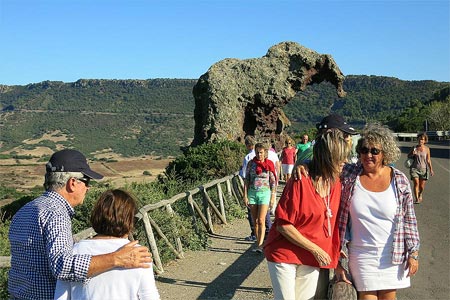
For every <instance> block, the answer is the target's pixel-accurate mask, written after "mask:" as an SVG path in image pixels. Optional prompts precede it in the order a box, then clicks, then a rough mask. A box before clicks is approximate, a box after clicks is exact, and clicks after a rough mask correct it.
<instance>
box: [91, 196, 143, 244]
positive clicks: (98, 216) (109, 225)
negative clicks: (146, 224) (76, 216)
mask: <svg viewBox="0 0 450 300" xmlns="http://www.w3.org/2000/svg"><path fill="white" fill-rule="evenodd" d="M135 214H136V200H135V199H134V197H133V196H132V195H131V194H130V193H128V192H126V191H124V190H119V189H116V190H107V191H105V192H103V193H102V194H101V195H100V198H99V199H98V200H97V203H96V204H95V206H94V208H93V209H92V213H91V225H92V228H94V230H95V232H97V234H102V235H109V236H115V237H123V236H124V235H126V234H129V233H130V232H131V231H132V230H133V228H134V215H135Z"/></svg>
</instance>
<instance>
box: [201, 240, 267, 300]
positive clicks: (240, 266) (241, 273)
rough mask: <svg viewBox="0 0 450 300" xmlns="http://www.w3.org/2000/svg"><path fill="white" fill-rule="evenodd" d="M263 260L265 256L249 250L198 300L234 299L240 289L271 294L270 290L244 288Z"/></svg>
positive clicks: (206, 289)
mask: <svg viewBox="0 0 450 300" xmlns="http://www.w3.org/2000/svg"><path fill="white" fill-rule="evenodd" d="M213 251H214V250H213ZM217 251H222V250H217ZM263 260H264V254H262V253H254V252H252V251H251V248H249V249H248V250H247V251H245V252H244V253H243V254H242V255H241V256H240V257H239V258H238V259H237V260H236V261H235V262H234V263H233V264H232V265H230V266H229V267H228V268H227V269H226V270H224V271H223V272H222V274H220V275H219V276H218V277H217V278H216V279H215V280H213V281H212V282H211V283H209V284H208V286H207V287H206V288H205V289H204V290H203V292H202V294H201V295H200V297H199V298H198V299H232V298H233V296H234V294H235V292H236V291H237V290H238V289H239V290H251V291H253V292H261V293H269V292H270V288H255V287H245V286H243V282H244V281H245V279H246V278H247V277H248V276H250V274H252V272H253V271H254V270H255V269H256V267H257V266H258V265H259V264H260V263H261V262H262V261H263Z"/></svg>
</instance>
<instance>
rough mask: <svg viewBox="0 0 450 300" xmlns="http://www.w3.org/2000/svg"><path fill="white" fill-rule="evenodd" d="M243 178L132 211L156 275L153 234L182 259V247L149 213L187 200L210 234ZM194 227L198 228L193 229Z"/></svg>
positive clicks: (3, 259)
mask: <svg viewBox="0 0 450 300" xmlns="http://www.w3.org/2000/svg"><path fill="white" fill-rule="evenodd" d="M222 184H225V187H226V194H225V193H224V192H223V189H222ZM243 185H244V183H243V180H242V178H241V177H240V176H239V172H236V173H234V174H232V175H229V176H226V177H224V178H221V179H217V180H214V181H211V182H208V183H206V184H204V185H202V186H200V187H197V188H195V189H193V190H190V191H187V192H184V193H180V194H178V195H175V196H173V197H172V198H170V199H165V200H162V201H160V202H158V203H153V204H148V205H146V206H144V207H142V208H141V209H139V212H138V213H137V214H136V217H137V218H138V220H137V222H143V225H144V228H145V235H146V237H147V240H148V243H149V245H150V249H151V252H152V255H153V265H154V269H155V272H156V273H158V274H160V273H163V272H164V268H163V264H162V261H161V258H160V255H159V249H158V246H157V242H156V238H155V233H154V231H155V232H156V234H157V235H158V236H159V237H160V238H161V239H162V241H164V243H165V245H166V246H167V247H168V249H169V250H170V251H171V252H173V253H174V254H175V256H176V257H177V258H183V257H184V253H183V247H182V244H181V238H180V236H179V233H178V230H177V228H173V232H175V233H176V234H178V236H176V238H175V245H174V244H173V243H171V242H170V241H169V239H168V238H167V236H166V235H165V234H164V232H163V231H162V230H161V228H160V226H159V225H158V224H157V223H156V222H155V221H154V220H153V219H152V218H151V216H150V215H149V212H151V211H153V210H156V209H164V210H165V212H166V213H167V214H168V217H169V218H171V217H173V216H174V215H175V214H176V212H175V211H174V210H173V209H172V204H173V203H175V202H177V201H187V203H188V207H189V209H190V213H191V216H192V224H194V226H196V224H197V218H199V219H200V220H201V222H202V224H203V225H204V226H205V228H206V230H207V231H208V232H209V233H214V219H213V217H212V216H213V215H215V216H216V217H217V221H218V222H219V223H222V224H227V217H226V206H225V201H229V200H230V199H234V200H235V201H236V202H237V204H239V205H242V201H241V200H240V199H242V195H243ZM214 188H215V189H216V191H217V193H215V194H216V195H217V199H212V198H211V196H210V194H209V193H208V192H209V191H210V190H211V189H214ZM197 194H200V195H201V197H200V198H201V200H202V203H201V204H199V203H197V201H198V200H196V199H194V196H195V195H197ZM195 229H196V230H198V228H195ZM95 234H96V233H95V231H94V229H93V228H92V227H91V228H88V229H85V230H83V231H81V232H79V233H77V234H75V235H74V236H73V238H74V241H75V242H78V241H80V240H82V239H86V238H91V237H93V236H94V235H95ZM10 267H11V257H10V256H0V268H10Z"/></svg>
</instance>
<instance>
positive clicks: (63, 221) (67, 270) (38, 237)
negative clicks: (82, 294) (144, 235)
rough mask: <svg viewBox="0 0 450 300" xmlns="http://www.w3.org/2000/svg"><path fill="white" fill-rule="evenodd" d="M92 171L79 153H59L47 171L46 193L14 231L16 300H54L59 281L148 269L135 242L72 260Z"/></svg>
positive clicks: (15, 222) (19, 217)
mask: <svg viewBox="0 0 450 300" xmlns="http://www.w3.org/2000/svg"><path fill="white" fill-rule="evenodd" d="M102 178H103V176H102V175H101V174H99V173H97V172H95V171H93V170H92V169H91V168H90V167H89V165H88V163H87V161H86V157H85V156H84V155H83V154H82V153H80V152H79V151H76V150H70V149H66V150H61V151H58V152H55V153H54V154H53V155H52V156H51V158H50V160H49V162H48V163H47V165H46V174H45V182H44V187H45V190H46V191H45V192H44V193H43V194H42V195H41V196H40V197H38V198H36V199H34V200H33V201H31V202H29V203H27V204H26V205H25V206H23V207H22V208H21V209H20V210H19V211H18V212H17V213H16V214H15V215H14V217H13V219H12V221H11V226H10V229H9V241H10V243H11V269H10V272H9V278H8V291H9V293H10V296H11V297H12V299H53V297H54V293H55V286H56V280H57V279H60V280H66V281H81V282H85V281H86V280H87V279H88V278H90V277H93V276H95V275H97V274H100V273H103V272H105V271H107V270H110V269H112V268H114V267H123V268H148V267H149V266H150V265H149V264H148V263H149V262H151V255H150V253H149V251H148V249H147V248H146V247H143V246H136V244H137V241H134V242H130V243H129V244H127V245H125V246H124V247H122V248H120V249H119V250H117V251H116V252H113V253H109V254H104V255H96V256H92V255H73V254H72V246H73V243H74V241H73V238H72V223H71V218H72V217H73V215H74V207H75V206H77V205H81V204H82V203H83V201H84V198H85V196H86V193H87V191H88V190H89V183H90V180H91V179H102Z"/></svg>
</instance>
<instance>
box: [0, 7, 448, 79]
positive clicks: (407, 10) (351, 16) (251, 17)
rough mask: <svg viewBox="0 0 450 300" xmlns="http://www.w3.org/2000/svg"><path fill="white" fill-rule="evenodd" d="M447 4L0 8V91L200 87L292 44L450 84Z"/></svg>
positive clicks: (350, 66) (358, 70) (351, 71)
mask: <svg viewBox="0 0 450 300" xmlns="http://www.w3.org/2000/svg"><path fill="white" fill-rule="evenodd" d="M449 2H450V1H449V0H424V1H419V0H408V1H406V0H398V1H395V0H393V1H392V0H387V1H379V0H372V1H366V0H355V1H346V0H345V1H344V0H341V1H338V0H335V1H333V0H329V1H312V0H310V1H303V0H292V1H287V0H285V1H283V0H273V1H265V0H239V1H237V0H225V1H222V0H204V1H189V0H184V1H182V0H179V1H171V0H166V1H151V0H147V1H144V0H0V84H6V85H23V84H28V83H36V82H41V81H44V80H58V81H64V82H73V81H76V80H78V79H80V78H85V79H92V78H95V79H152V78H190V79H197V78H199V77H200V76H201V75H202V74H203V73H205V72H206V71H207V70H208V68H209V67H210V66H211V65H213V64H214V63H216V62H218V61H220V60H222V59H225V58H239V59H247V58H257V57H261V56H263V55H265V54H266V52H267V50H268V49H269V48H270V47H271V46H273V45H275V44H278V43H279V42H283V41H294V42H297V43H299V44H301V45H303V46H305V47H308V48H310V49H312V50H315V51H317V52H319V53H327V54H331V55H332V56H333V58H334V59H335V61H336V62H337V64H338V65H339V67H340V68H341V70H342V72H343V73H344V75H380V76H392V77H397V78H399V79H403V80H425V79H431V80H437V81H450V21H449V12H450V6H449Z"/></svg>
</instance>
